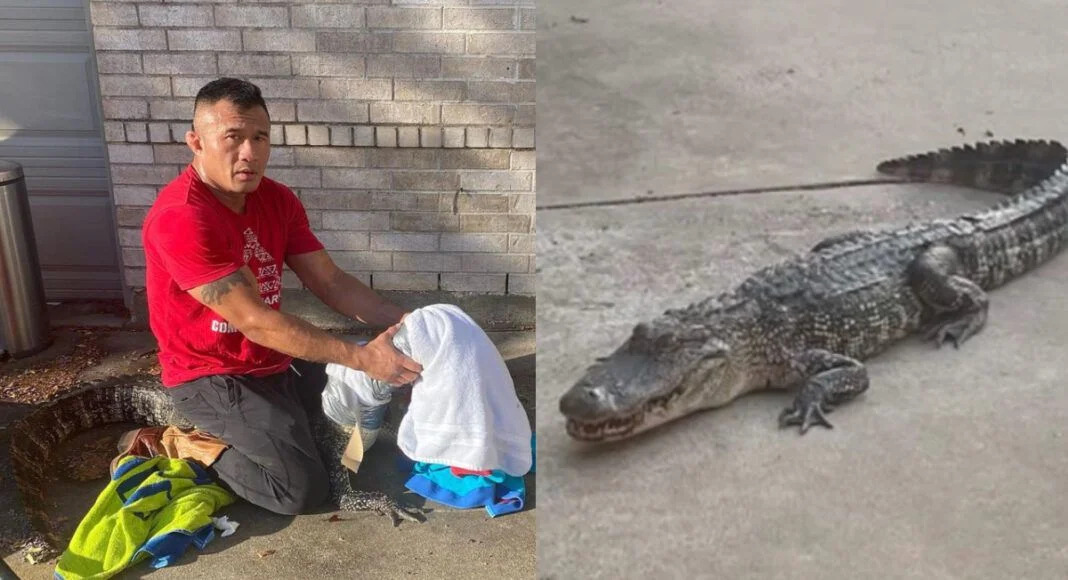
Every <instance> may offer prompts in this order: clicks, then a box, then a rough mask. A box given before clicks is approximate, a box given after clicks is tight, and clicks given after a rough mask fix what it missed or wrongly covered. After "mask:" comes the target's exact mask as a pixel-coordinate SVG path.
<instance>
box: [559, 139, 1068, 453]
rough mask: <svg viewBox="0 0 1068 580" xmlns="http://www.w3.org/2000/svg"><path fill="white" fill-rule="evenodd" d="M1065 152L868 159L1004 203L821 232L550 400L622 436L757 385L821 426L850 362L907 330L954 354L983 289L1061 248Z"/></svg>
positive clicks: (798, 421) (988, 146)
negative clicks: (790, 396) (807, 245)
mask: <svg viewBox="0 0 1068 580" xmlns="http://www.w3.org/2000/svg"><path fill="white" fill-rule="evenodd" d="M1066 153H1068V152H1066V150H1065V147H1064V146H1063V145H1061V144H1060V143H1059V142H1056V141H1041V140H1016V141H989V142H981V143H976V144H974V145H964V146H958V147H953V148H947V149H939V150H937V151H931V152H927V153H923V154H919V155H911V156H907V157H901V158H896V159H891V160H888V161H884V162H882V163H880V164H878V166H877V171H879V172H880V173H882V174H885V175H888V176H892V177H894V178H896V179H895V181H897V180H900V181H905V182H929V183H946V184H952V185H959V186H966V187H973V188H978V189H983V190H989V191H995V192H1000V193H1004V194H1009V195H1010V197H1008V198H1006V199H1005V200H1002V201H1001V202H1000V203H998V204H996V205H994V206H993V207H989V208H987V209H984V210H982V211H978V212H975V213H970V214H966V215H961V216H959V217H956V218H953V219H935V220H932V221H926V222H920V223H916V222H914V223H909V224H907V225H904V226H901V227H896V228H886V229H880V230H858V231H853V232H849V233H845V234H841V235H837V236H833V237H830V238H828V239H825V240H823V241H821V242H819V243H818V244H816V245H815V247H813V248H812V249H811V250H810V251H808V252H807V253H804V254H801V255H798V256H795V257H793V258H789V259H785V260H783V261H781V262H779V263H777V264H774V265H772V266H769V267H766V268H764V269H762V270H760V271H758V272H756V273H754V274H753V275H751V276H750V277H749V278H748V279H746V280H745V281H744V282H742V283H741V284H740V285H738V286H737V287H735V288H733V289H732V290H728V291H726V292H723V293H722V294H719V295H716V296H712V297H709V298H707V299H704V300H701V301H699V302H695V303H693V304H690V305H689V306H686V307H684V308H678V309H671V310H667V311H666V312H665V313H664V314H662V315H660V316H659V317H657V318H655V319H654V320H652V321H651V322H643V323H640V324H638V325H637V326H635V327H634V329H633V332H632V333H631V335H630V336H629V338H628V339H627V340H626V341H625V342H624V343H623V344H622V345H621V346H620V347H618V348H617V349H616V350H615V351H614V352H612V353H611V354H609V355H608V356H605V357H602V358H598V359H597V360H596V361H595V362H594V364H592V365H591V366H589V367H588V368H587V369H586V371H585V373H584V374H583V375H582V376H581V378H580V379H579V380H578V381H577V382H576V383H575V384H574V385H573V386H572V387H571V388H570V389H569V390H568V391H567V392H566V393H565V394H564V395H563V396H562V397H561V399H560V401H559V408H560V411H561V412H562V414H563V415H564V416H565V418H566V429H567V432H568V434H569V435H570V436H571V437H573V438H575V439H579V440H585V441H609V440H618V439H623V438H627V437H631V436H633V435H636V434H638V433H641V432H643V431H647V430H649V429H651V428H653V427H656V426H657V425H661V424H663V423H666V422H668V421H672V420H675V419H679V418H681V417H684V416H687V415H689V414H691V413H694V412H696V411H698V410H703V409H711V408H716V407H722V406H724V405H727V404H728V403H730V402H732V401H733V400H735V399H737V398H738V397H740V396H742V395H744V394H746V393H750V392H753V391H757V390H763V389H796V390H797V393H796V397H795V398H794V400H793V403H792V404H791V405H790V406H789V407H787V408H785V409H783V411H782V412H781V413H780V414H779V418H778V423H779V426H780V428H786V427H791V426H798V427H799V431H800V433H801V434H804V433H805V432H807V431H808V430H809V429H810V428H811V427H813V426H815V425H819V426H822V427H825V428H832V425H831V423H830V422H829V421H828V419H827V414H828V413H830V412H831V411H832V410H833V409H834V408H835V407H837V406H840V405H841V404H843V403H845V402H847V401H849V400H851V399H854V398H855V397H856V396H857V395H859V394H860V393H863V392H864V391H866V390H867V389H868V386H869V377H868V372H867V369H866V367H865V366H864V363H863V362H862V361H864V360H866V359H869V358H870V357H873V356H875V355H878V354H879V353H881V352H882V351H884V350H885V349H886V348H888V347H889V346H890V345H891V344H893V343H895V342H896V341H899V340H902V339H904V338H905V337H907V336H909V335H914V334H920V335H922V336H924V337H925V338H926V339H927V340H931V341H933V342H934V343H935V344H936V345H938V346H941V345H943V344H946V343H952V344H953V346H954V347H956V348H959V347H960V345H961V344H963V343H964V342H965V341H967V340H968V339H969V338H971V337H972V336H974V335H975V334H976V333H978V332H980V330H981V329H982V328H983V326H984V325H985V323H986V320H987V311H988V299H987V291H989V290H991V289H993V288H996V287H998V286H1000V285H1002V284H1004V283H1006V282H1008V281H1009V280H1011V279H1013V278H1016V277H1018V276H1020V275H1022V274H1024V273H1025V272H1028V271H1030V270H1032V269H1033V268H1035V267H1036V266H1038V265H1039V264H1041V263H1043V262H1045V261H1047V260H1048V259H1050V258H1051V257H1053V256H1054V255H1055V254H1057V253H1058V252H1059V251H1060V250H1061V249H1062V248H1063V247H1064V245H1065V239H1066V234H1068V164H1066V163H1065V161H1066Z"/></svg>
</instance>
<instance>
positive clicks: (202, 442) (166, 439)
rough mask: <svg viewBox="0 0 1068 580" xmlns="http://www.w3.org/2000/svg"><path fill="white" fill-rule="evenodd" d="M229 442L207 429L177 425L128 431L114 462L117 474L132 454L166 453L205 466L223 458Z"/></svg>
mask: <svg viewBox="0 0 1068 580" xmlns="http://www.w3.org/2000/svg"><path fill="white" fill-rule="evenodd" d="M227 447H229V445H227V444H226V442H225V441H223V440H222V439H219V438H218V437H215V436H214V435H209V434H207V433H205V432H203V431H199V430H193V431H182V430H181V429H179V428H178V427H175V426H174V425H167V426H166V427H144V428H141V429H135V430H133V431H128V432H126V433H125V434H123V436H122V437H121V438H120V439H119V451H120V453H119V455H118V457H116V458H115V459H114V460H112V462H111V469H112V472H113V473H114V471H115V467H116V466H117V465H118V463H119V461H120V460H121V459H122V458H123V457H126V456H128V455H140V456H142V457H155V456H157V455H164V456H166V457H170V458H172V459H190V460H193V461H196V462H197V463H199V464H200V465H202V466H204V467H208V466H210V465H211V464H212V463H215V461H216V460H218V459H219V455H222V452H223V451H225V450H226V448H227Z"/></svg>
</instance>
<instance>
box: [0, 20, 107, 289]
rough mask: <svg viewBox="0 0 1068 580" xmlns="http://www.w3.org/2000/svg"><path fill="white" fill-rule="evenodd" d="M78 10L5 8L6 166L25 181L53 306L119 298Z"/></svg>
mask: <svg viewBox="0 0 1068 580" xmlns="http://www.w3.org/2000/svg"><path fill="white" fill-rule="evenodd" d="M88 28H89V26H88V23H87V21H86V7H85V6H83V4H82V0H0V159H7V160H11V161H15V162H17V163H19V164H21V165H22V167H23V170H24V171H25V173H26V184H27V187H28V189H29V192H30V207H31V212H32V213H33V225H34V230H35V234H36V237H37V248H38V252H39V255H40V259H41V268H42V270H43V278H44V284H45V293H46V294H47V295H48V297H49V299H60V298H112V297H121V296H122V282H121V278H120V274H119V271H120V270H119V265H118V258H117V256H116V254H117V250H116V242H115V227H114V222H113V214H112V209H111V199H110V195H109V192H108V182H107V165H106V163H105V157H104V155H105V145H104V140H103V131H102V130H101V122H100V114H99V97H98V95H97V89H96V80H95V79H96V70H95V66H94V63H93V58H92V50H91V47H90V41H91V38H90V35H89V32H88Z"/></svg>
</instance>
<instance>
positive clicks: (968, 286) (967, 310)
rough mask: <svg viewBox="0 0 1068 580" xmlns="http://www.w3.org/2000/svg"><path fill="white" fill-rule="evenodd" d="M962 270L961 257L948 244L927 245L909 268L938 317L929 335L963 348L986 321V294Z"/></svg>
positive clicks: (914, 285) (938, 342)
mask: <svg viewBox="0 0 1068 580" xmlns="http://www.w3.org/2000/svg"><path fill="white" fill-rule="evenodd" d="M960 271H961V264H960V257H959V255H958V254H957V251H956V250H954V249H953V248H951V247H949V246H934V247H931V248H928V249H927V251H925V252H924V253H923V254H922V255H921V256H920V257H918V258H916V261H915V262H913V263H912V265H911V267H910V268H909V283H910V284H911V286H912V289H913V291H914V292H916V295H917V296H919V298H920V300H921V301H923V303H924V304H925V305H927V306H928V307H929V308H931V309H932V310H933V311H934V312H935V314H936V316H937V321H936V322H935V323H934V324H933V325H932V326H931V327H930V329H929V330H928V332H927V335H926V338H927V339H928V340H932V339H933V340H934V341H935V345H936V346H939V347H940V346H942V343H944V342H945V341H947V340H949V341H952V342H953V346H954V347H956V348H960V345H961V344H964V341H966V340H968V339H969V338H971V337H972V336H975V334H976V333H977V332H979V331H980V330H981V329H982V328H983V326H984V325H985V324H986V316H987V310H988V308H989V300H988V299H987V296H986V293H985V292H984V291H983V289H982V288H980V287H979V286H978V285H977V284H976V283H975V282H972V281H971V280H969V279H967V278H965V277H963V276H961V275H960Z"/></svg>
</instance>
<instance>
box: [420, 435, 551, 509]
mask: <svg viewBox="0 0 1068 580" xmlns="http://www.w3.org/2000/svg"><path fill="white" fill-rule="evenodd" d="M530 441H531V448H532V449H533V447H534V436H533V435H532V436H531V439H530ZM405 462H406V464H405V467H404V469H406V470H411V474H412V475H411V477H409V478H408V481H407V482H405V484H404V485H405V487H407V488H408V489H410V490H412V491H414V492H415V493H417V494H419V495H421V496H423V497H425V498H427V499H430V500H433V501H436V502H438V503H442V504H445V505H447V506H450V507H454V508H460V509H469V508H475V507H479V506H485V507H486V512H487V513H489V515H490V517H497V516H500V515H504V514H510V513H514V512H518V511H520V510H522V509H523V504H524V502H525V501H526V493H527V490H526V483H525V482H524V481H523V478H522V477H516V476H514V475H508V474H507V473H505V472H504V471H501V470H499V469H495V470H493V471H491V472H490V474H489V475H459V476H458V475H454V474H453V473H452V469H451V468H450V467H449V466H448V465H441V464H438V463H424V462H422V461H416V462H412V461H410V460H407V459H405ZM531 472H532V473H533V472H534V467H533V464H532V467H531Z"/></svg>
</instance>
